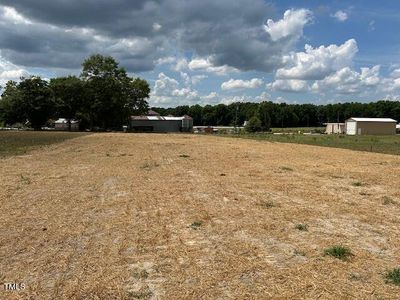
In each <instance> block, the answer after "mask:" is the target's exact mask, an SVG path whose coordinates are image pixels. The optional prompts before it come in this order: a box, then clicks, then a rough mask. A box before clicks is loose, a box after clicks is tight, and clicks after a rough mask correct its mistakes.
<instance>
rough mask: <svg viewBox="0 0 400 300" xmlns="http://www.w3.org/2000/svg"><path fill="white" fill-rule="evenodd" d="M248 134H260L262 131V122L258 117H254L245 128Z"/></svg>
mask: <svg viewBox="0 0 400 300" xmlns="http://www.w3.org/2000/svg"><path fill="white" fill-rule="evenodd" d="M245 129H246V131H247V132H258V131H262V124H261V120H260V119H259V118H258V117H257V115H254V116H252V117H251V118H250V119H249V121H248V122H247V124H246V127H245Z"/></svg>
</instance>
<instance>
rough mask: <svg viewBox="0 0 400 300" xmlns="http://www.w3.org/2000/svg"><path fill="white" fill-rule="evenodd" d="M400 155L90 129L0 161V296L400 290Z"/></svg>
mask: <svg viewBox="0 0 400 300" xmlns="http://www.w3.org/2000/svg"><path fill="white" fill-rule="evenodd" d="M399 174H400V156H394V155H385V154H378V153H369V152H355V151H348V150H345V149H336V148H323V147H315V146H309V145H298V144H286V143H269V142H259V141H255V140H251V139H232V138H223V137H216V136H206V135H183V134H176V135H174V134H123V133H94V134H91V135H85V136H82V137H78V138H75V139H69V140H66V141H64V142H61V143H58V144H53V145H50V146H48V147H45V148H42V149H34V150H32V151H31V152H30V155H22V156H9V157H8V158H6V159H1V160H0V178H1V180H0V206H1V210H0V228H2V230H0V258H1V259H0V285H1V286H3V283H9V282H16V283H23V284H24V285H25V289H24V290H21V291H5V290H4V289H0V299H276V298H278V299H398V297H399V295H400V286H399V284H400V282H399V277H400V276H399V274H400V270H399V269H398V268H399V267H400V253H399V245H400V235H399V232H400V218H399V213H400V189H399V186H400V176H399Z"/></svg>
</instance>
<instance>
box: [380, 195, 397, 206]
mask: <svg viewBox="0 0 400 300" xmlns="http://www.w3.org/2000/svg"><path fill="white" fill-rule="evenodd" d="M390 204H396V202H395V201H394V200H393V199H392V198H390V197H388V196H384V197H383V205H390Z"/></svg>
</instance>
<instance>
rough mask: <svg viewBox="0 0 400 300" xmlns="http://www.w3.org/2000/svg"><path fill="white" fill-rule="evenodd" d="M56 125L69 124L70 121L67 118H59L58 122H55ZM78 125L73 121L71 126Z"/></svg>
mask: <svg viewBox="0 0 400 300" xmlns="http://www.w3.org/2000/svg"><path fill="white" fill-rule="evenodd" d="M54 123H55V124H67V123H68V120H67V119H65V118H59V119H58V120H56V121H54ZM75 123H78V121H76V120H71V124H75Z"/></svg>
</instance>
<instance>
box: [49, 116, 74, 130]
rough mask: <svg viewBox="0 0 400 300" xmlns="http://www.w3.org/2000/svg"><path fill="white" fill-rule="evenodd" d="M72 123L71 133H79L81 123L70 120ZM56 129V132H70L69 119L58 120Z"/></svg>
mask: <svg viewBox="0 0 400 300" xmlns="http://www.w3.org/2000/svg"><path fill="white" fill-rule="evenodd" d="M70 122H71V131H79V122H78V121H76V120H70ZM54 128H55V130H63V131H68V130H69V125H68V119H65V118H59V119H58V120H56V121H54Z"/></svg>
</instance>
